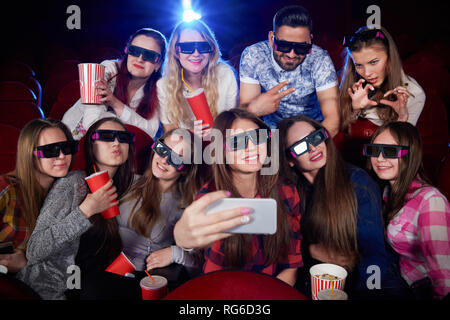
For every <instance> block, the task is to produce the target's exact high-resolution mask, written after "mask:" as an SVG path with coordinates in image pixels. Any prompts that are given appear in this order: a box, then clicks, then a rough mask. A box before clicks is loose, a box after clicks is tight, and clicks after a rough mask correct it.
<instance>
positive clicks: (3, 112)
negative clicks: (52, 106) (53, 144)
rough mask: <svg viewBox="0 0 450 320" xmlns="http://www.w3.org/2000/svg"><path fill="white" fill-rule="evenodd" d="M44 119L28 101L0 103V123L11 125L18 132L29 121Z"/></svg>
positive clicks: (34, 105)
mask: <svg viewBox="0 0 450 320" xmlns="http://www.w3.org/2000/svg"><path fill="white" fill-rule="evenodd" d="M37 118H44V115H43V113H42V111H41V110H40V109H39V108H38V107H37V106H36V104H35V103H33V102H30V101H0V123H4V124H9V125H12V126H14V127H16V128H18V129H19V130H20V129H22V128H23V127H24V126H25V125H26V124H27V123H28V122H29V121H31V120H33V119H37Z"/></svg>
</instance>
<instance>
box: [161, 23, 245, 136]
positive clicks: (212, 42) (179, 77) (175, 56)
mask: <svg viewBox="0 0 450 320" xmlns="http://www.w3.org/2000/svg"><path fill="white" fill-rule="evenodd" d="M220 56H221V53H220V50H219V46H218V44H217V41H216V39H215V36H214V33H213V32H212V31H211V30H210V28H209V27H208V26H207V25H206V24H205V23H204V22H202V21H200V20H197V21H193V22H180V23H179V24H178V25H176V26H175V28H174V30H173V31H172V35H171V37H170V41H169V47H168V51H167V63H166V65H165V70H164V77H163V78H162V79H161V80H159V81H158V99H159V104H160V107H161V122H162V124H163V126H164V130H165V131H168V130H170V129H172V128H176V127H178V128H185V129H192V128H193V127H194V124H195V125H201V124H200V123H199V122H195V120H196V118H195V116H194V114H193V113H192V111H191V109H190V107H189V105H188V103H187V101H186V98H185V94H188V93H189V91H190V90H196V89H199V88H203V89H204V92H205V95H206V99H207V102H208V105H209V109H210V111H211V114H212V116H213V118H215V117H216V116H217V115H218V114H219V113H220V112H221V111H224V110H228V109H231V108H234V107H235V106H236V104H237V95H238V87H237V81H236V77H235V74H234V70H233V69H232V67H230V66H229V65H228V64H225V63H224V62H223V61H222V60H221V59H220ZM219 80H220V81H219ZM207 129H210V128H207Z"/></svg>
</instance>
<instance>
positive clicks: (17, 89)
mask: <svg viewBox="0 0 450 320" xmlns="http://www.w3.org/2000/svg"><path fill="white" fill-rule="evenodd" d="M0 101H32V102H36V103H37V97H36V95H35V94H34V93H33V91H32V90H31V89H30V88H29V87H28V86H27V85H26V84H24V83H22V82H20V81H2V82H0Z"/></svg>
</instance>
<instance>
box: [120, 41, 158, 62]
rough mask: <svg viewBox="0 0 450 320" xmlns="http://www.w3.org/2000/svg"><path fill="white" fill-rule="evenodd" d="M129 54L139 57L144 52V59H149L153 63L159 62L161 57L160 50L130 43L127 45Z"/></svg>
mask: <svg viewBox="0 0 450 320" xmlns="http://www.w3.org/2000/svg"><path fill="white" fill-rule="evenodd" d="M127 54H129V55H132V56H133V57H137V58H139V57H140V55H141V54H142V60H144V61H149V62H151V63H158V62H159V61H160V59H161V54H159V53H158V52H155V51H153V50H148V49H144V48H141V47H137V46H133V45H129V46H128V47H127Z"/></svg>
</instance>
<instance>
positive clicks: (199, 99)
mask: <svg viewBox="0 0 450 320" xmlns="http://www.w3.org/2000/svg"><path fill="white" fill-rule="evenodd" d="M185 97H186V100H187V101H188V103H189V105H190V106H191V109H192V112H193V113H194V116H195V118H196V119H197V120H203V123H202V124H209V127H208V128H211V127H212V125H213V123H214V120H213V117H212V114H211V110H209V106H208V101H207V100H206V95H205V91H204V90H203V88H200V89H197V90H195V91H194V92H192V93H189V94H187V95H185Z"/></svg>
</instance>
